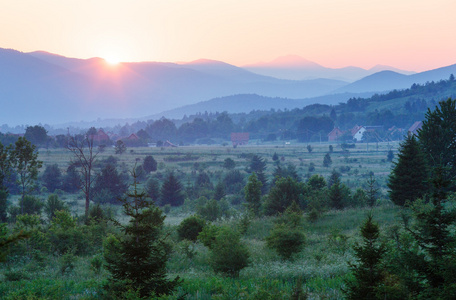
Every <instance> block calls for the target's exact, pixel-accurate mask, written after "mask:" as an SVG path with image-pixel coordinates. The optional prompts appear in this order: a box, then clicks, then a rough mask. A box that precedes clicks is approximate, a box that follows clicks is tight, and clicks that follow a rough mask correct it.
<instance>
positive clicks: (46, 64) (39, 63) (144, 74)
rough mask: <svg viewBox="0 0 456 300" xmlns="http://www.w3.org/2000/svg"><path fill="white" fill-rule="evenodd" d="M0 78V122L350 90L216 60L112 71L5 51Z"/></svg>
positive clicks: (98, 62)
mask: <svg viewBox="0 0 456 300" xmlns="http://www.w3.org/2000/svg"><path fill="white" fill-rule="evenodd" d="M0 79H1V82H0V101H1V102H0V103H2V104H3V105H2V109H1V110H0V119H1V120H2V122H4V123H8V124H37V123H40V122H41V123H49V124H56V123H62V122H67V121H80V120H94V119H97V118H130V117H138V116H144V115H152V114H157V113H159V112H162V111H165V110H170V109H173V108H177V107H181V106H185V105H190V104H194V103H197V102H200V101H203V100H207V99H212V98H215V97H221V96H228V95H233V94H260V95H263V96H267V97H283V98H304V97H315V96H320V95H324V94H327V93H330V92H331V91H333V90H335V89H337V88H340V87H342V86H344V85H346V84H347V83H346V82H343V81H338V80H330V79H318V80H308V81H296V80H280V79H276V78H272V77H267V76H262V75H258V74H254V73H251V72H249V71H247V70H244V69H242V68H239V67H236V66H233V65H229V64H226V63H223V62H218V61H211V60H199V61H195V62H190V63H180V64H177V63H162V62H138V63H120V64H117V65H110V64H108V63H106V62H105V61H104V60H103V59H101V58H91V59H75V58H68V57H64V56H60V55H56V54H52V53H47V52H42V51H39V52H32V53H22V52H19V51H15V50H7V49H0ZM6 103H8V104H7V105H5V104H6Z"/></svg>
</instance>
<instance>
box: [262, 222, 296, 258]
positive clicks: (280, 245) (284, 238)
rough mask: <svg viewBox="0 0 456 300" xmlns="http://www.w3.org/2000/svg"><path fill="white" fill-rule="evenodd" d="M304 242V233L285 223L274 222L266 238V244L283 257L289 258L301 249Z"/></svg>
mask: <svg viewBox="0 0 456 300" xmlns="http://www.w3.org/2000/svg"><path fill="white" fill-rule="evenodd" d="M304 243H305V236H304V233H303V232H302V231H301V230H300V229H298V228H291V227H290V226H288V225H287V224H276V225H275V226H274V228H273V229H272V231H271V234H270V235H269V236H268V237H267V238H266V245H267V246H268V247H269V248H271V249H274V250H275V251H276V252H277V254H279V256H280V257H282V258H283V259H290V258H291V256H292V255H293V254H295V253H297V252H299V251H301V249H302V247H303V246H304Z"/></svg>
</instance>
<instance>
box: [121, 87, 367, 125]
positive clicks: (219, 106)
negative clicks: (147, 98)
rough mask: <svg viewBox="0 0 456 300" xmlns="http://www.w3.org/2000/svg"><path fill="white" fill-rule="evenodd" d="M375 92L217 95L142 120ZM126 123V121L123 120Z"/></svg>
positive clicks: (300, 103)
mask: <svg viewBox="0 0 456 300" xmlns="http://www.w3.org/2000/svg"><path fill="white" fill-rule="evenodd" d="M372 95H373V93H360V94H353V93H341V94H333V95H325V96H319V97H314V98H305V99H288V98H279V97H274V98H273V97H265V96H260V95H257V94H239V95H231V96H226V97H217V98H214V99H211V100H207V101H201V102H198V103H195V104H191V105H186V106H183V107H179V108H175V109H171V110H168V111H164V112H161V113H159V114H155V115H151V116H147V117H143V118H140V120H143V121H144V120H150V119H153V120H158V119H160V118H161V117H165V118H170V119H181V118H182V117H184V116H185V115H191V114H196V113H203V112H209V113H211V112H212V113H215V112H224V111H226V112H228V113H243V112H244V113H248V112H251V111H253V110H270V109H276V110H278V109H281V110H283V109H290V110H291V109H295V108H302V107H304V106H307V105H311V104H315V103H319V104H330V105H336V104H338V103H340V102H346V101H347V100H348V99H350V98H352V97H355V98H358V97H362V98H364V97H370V96H372ZM123 123H125V122H123Z"/></svg>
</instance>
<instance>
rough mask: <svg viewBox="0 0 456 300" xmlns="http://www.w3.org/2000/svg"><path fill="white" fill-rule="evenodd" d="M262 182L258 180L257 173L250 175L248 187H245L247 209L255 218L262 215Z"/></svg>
mask: <svg viewBox="0 0 456 300" xmlns="http://www.w3.org/2000/svg"><path fill="white" fill-rule="evenodd" d="M261 186H262V183H261V181H259V180H258V178H257V176H256V173H255V172H254V173H252V175H250V177H249V180H248V182H247V185H246V186H245V187H244V193H245V201H246V206H247V209H248V210H249V211H250V212H251V213H253V215H254V216H258V215H259V214H260V207H261Z"/></svg>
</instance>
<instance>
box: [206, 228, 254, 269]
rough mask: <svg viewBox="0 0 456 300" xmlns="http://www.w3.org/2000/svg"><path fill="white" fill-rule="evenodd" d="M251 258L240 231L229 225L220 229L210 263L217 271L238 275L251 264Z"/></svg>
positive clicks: (213, 246)
mask: <svg viewBox="0 0 456 300" xmlns="http://www.w3.org/2000/svg"><path fill="white" fill-rule="evenodd" d="M249 258H250V254H249V251H248V249H247V247H246V246H245V245H244V244H243V243H241V237H240V235H239V233H238V232H236V231H234V230H232V229H231V228H228V227H221V228H219V229H218V232H217V235H216V236H215V240H214V242H213V245H212V249H211V254H210V264H211V266H212V268H213V269H214V271H215V272H219V273H222V274H224V275H227V276H230V277H238V276H239V272H240V271H241V270H242V269H243V268H245V267H247V266H248V265H249Z"/></svg>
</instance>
